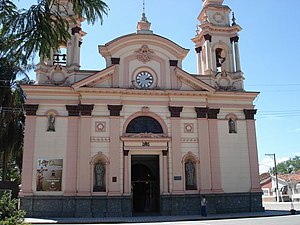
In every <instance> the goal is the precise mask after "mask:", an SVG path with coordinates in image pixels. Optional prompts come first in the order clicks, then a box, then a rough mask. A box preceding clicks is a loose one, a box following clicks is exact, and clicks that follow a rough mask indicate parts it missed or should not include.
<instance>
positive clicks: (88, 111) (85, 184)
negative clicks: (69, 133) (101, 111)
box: [77, 104, 94, 196]
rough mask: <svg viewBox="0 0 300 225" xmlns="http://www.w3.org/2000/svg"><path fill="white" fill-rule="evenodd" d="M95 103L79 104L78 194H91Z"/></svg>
mask: <svg viewBox="0 0 300 225" xmlns="http://www.w3.org/2000/svg"><path fill="white" fill-rule="evenodd" d="M93 108H94V105H83V104H80V105H79V110H80V129H79V151H78V160H77V162H78V167H77V168H78V172H77V174H78V179H77V180H78V183H77V185H78V186H77V190H78V194H77V195H78V196H89V195H90V194H91V181H92V179H91V174H90V172H91V169H90V166H91V165H90V160H91V140H90V139H91V129H92V128H91V123H92V117H91V116H92V110H93Z"/></svg>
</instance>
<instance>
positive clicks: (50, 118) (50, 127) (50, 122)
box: [47, 114, 55, 132]
mask: <svg viewBox="0 0 300 225" xmlns="http://www.w3.org/2000/svg"><path fill="white" fill-rule="evenodd" d="M47 131H52V132H54V131H55V116H54V115H52V114H51V115H49V116H48V128H47Z"/></svg>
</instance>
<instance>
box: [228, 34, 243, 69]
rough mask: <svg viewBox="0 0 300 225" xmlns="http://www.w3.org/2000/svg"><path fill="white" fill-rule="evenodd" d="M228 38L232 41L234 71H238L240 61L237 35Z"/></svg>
mask: <svg viewBox="0 0 300 225" xmlns="http://www.w3.org/2000/svg"><path fill="white" fill-rule="evenodd" d="M230 40H231V42H233V43H234V54H235V66H236V72H240V71H241V62H240V52H239V37H238V36H235V37H232V38H231V39H230Z"/></svg>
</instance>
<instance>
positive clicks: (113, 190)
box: [107, 105, 129, 195]
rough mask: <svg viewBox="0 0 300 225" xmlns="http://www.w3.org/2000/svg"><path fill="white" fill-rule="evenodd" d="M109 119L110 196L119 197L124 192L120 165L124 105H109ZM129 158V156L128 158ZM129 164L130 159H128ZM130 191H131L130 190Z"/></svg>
mask: <svg viewBox="0 0 300 225" xmlns="http://www.w3.org/2000/svg"><path fill="white" fill-rule="evenodd" d="M107 107H108V110H109V113H110V117H109V120H110V122H109V125H110V129H109V136H110V143H109V161H110V165H109V175H110V177H109V189H108V191H109V195H119V194H121V192H122V189H121V187H122V185H121V176H122V174H120V165H121V157H120V156H121V142H120V112H121V110H122V108H123V106H122V105H108V106H107ZM127 157H128V156H127ZM127 162H128V158H127ZM126 191H127V190H126ZM128 191H129V190H128Z"/></svg>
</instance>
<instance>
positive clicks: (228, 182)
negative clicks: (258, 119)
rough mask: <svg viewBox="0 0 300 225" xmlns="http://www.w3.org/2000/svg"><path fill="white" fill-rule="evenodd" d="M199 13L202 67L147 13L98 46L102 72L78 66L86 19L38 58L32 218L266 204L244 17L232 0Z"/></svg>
mask: <svg viewBox="0 0 300 225" xmlns="http://www.w3.org/2000/svg"><path fill="white" fill-rule="evenodd" d="M62 2H64V1H62ZM65 4H66V6H65V7H66V8H67V9H68V10H69V12H70V14H71V11H72V5H70V4H68V3H67V1H66V3H65ZM198 20H199V23H200V25H199V28H198V29H197V34H196V36H195V37H194V38H193V39H192V41H193V42H194V43H195V54H196V56H197V67H198V68H197V69H198V73H197V74H190V73H188V72H187V71H185V70H184V69H183V68H182V62H183V60H184V58H185V57H186V55H187V54H188V52H189V50H188V49H185V48H182V47H181V46H179V45H178V44H176V43H174V42H172V41H171V40H169V39H167V38H165V37H162V36H159V35H157V34H154V33H153V32H152V31H151V29H150V23H149V22H148V20H147V18H146V15H145V13H143V15H142V19H141V21H139V22H138V25H137V32H136V33H133V34H128V35H125V36H121V37H118V38H116V39H114V40H112V41H110V42H108V43H106V44H105V45H100V46H99V53H100V54H101V55H102V57H104V59H105V61H106V67H105V68H104V69H102V70H100V71H89V70H80V48H81V47H80V45H81V42H82V40H83V36H84V35H85V32H84V31H82V29H81V27H80V24H81V22H82V21H81V20H78V21H77V23H76V24H75V23H74V24H73V27H72V29H70V34H71V39H70V40H69V42H68V43H65V45H63V46H61V49H60V50H61V51H58V52H57V53H56V51H54V54H53V57H52V58H49V59H46V60H44V61H42V62H40V63H39V64H38V65H37V69H36V76H37V83H36V84H35V85H24V86H23V87H22V88H23V90H24V91H25V93H26V95H27V100H26V104H25V107H24V108H25V111H26V126H25V141H24V156H23V173H22V187H21V191H20V198H21V207H22V208H23V209H24V210H26V211H27V216H56V217H57V216H63V217H68V216H77V217H109V216H132V215H137V214H147V213H152V214H153V213H157V214H159V215H189V214H194V215H196V214H200V211H201V209H200V200H201V196H202V195H205V197H206V198H207V200H208V209H209V213H227V212H247V211H261V210H263V208H262V201H261V189H260V185H259V174H258V157H257V143H256V130H255V119H254V116H255V113H256V109H255V107H254V105H253V101H254V100H255V98H256V96H257V95H258V93H257V92H247V91H246V90H245V89H244V85H243V82H244V76H243V73H242V71H241V65H240V56H239V46H238V41H239V37H238V33H239V31H240V30H241V27H240V26H239V25H238V24H236V22H235V18H234V15H233V16H231V9H230V8H229V7H228V6H226V5H223V0H203V6H202V10H201V12H200V15H199V16H198Z"/></svg>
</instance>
